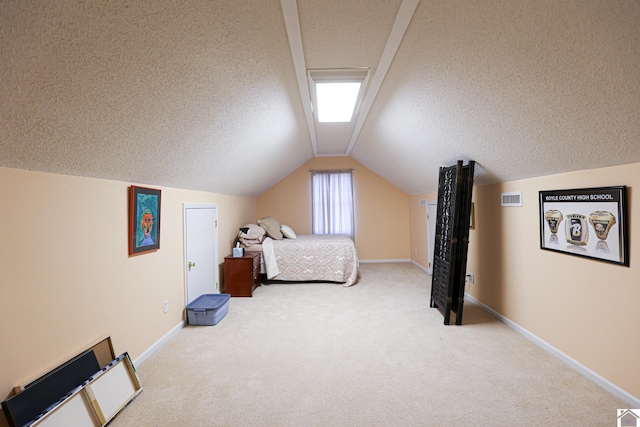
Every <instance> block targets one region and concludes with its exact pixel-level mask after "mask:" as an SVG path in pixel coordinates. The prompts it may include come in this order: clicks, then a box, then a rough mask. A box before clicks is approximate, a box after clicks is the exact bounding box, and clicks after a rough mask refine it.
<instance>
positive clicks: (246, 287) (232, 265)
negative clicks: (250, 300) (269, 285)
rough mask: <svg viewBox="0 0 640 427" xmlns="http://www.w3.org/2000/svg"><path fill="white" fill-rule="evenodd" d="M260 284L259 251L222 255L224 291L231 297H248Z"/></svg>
mask: <svg viewBox="0 0 640 427" xmlns="http://www.w3.org/2000/svg"><path fill="white" fill-rule="evenodd" d="M257 286H260V252H247V251H245V253H244V255H243V256H241V257H234V256H231V255H228V256H226V257H224V291H225V292H226V293H228V294H230V295H231V296H232V297H250V296H252V294H253V290H254V289H255V288H256V287H257Z"/></svg>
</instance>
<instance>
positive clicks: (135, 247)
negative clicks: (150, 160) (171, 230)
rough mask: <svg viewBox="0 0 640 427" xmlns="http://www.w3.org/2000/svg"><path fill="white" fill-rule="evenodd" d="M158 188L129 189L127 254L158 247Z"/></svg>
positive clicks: (133, 187)
mask: <svg viewBox="0 0 640 427" xmlns="http://www.w3.org/2000/svg"><path fill="white" fill-rule="evenodd" d="M160 198H161V192H160V190H156V189H154V188H145V187H136V186H133V185H132V186H131V187H130V189H129V255H139V254H142V253H145V252H152V251H157V250H158V249H160Z"/></svg>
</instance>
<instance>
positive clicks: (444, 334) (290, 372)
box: [111, 263, 627, 427]
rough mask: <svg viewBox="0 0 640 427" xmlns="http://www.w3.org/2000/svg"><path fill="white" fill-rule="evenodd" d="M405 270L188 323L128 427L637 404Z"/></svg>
mask: <svg viewBox="0 0 640 427" xmlns="http://www.w3.org/2000/svg"><path fill="white" fill-rule="evenodd" d="M430 285H431V278H430V276H428V275H427V274H425V273H424V272H423V271H421V270H420V269H418V268H416V267H415V266H413V265H412V264H409V263H379V264H362V265H361V266H360V278H359V281H358V282H357V284H356V285H354V286H352V287H349V288H345V287H342V286H340V285H336V284H327V283H304V284H293V283H287V284H285V283H271V284H268V285H263V286H261V287H259V288H258V289H256V291H255V292H254V296H253V297H252V298H231V300H230V307H229V313H228V314H227V315H226V317H225V318H224V319H223V320H222V321H221V322H220V323H219V324H217V325H215V326H186V327H185V328H183V329H182V330H180V332H179V333H178V334H177V335H176V336H175V337H173V338H172V339H171V340H170V341H169V342H168V343H167V344H166V345H165V346H163V347H162V348H161V349H160V350H159V351H157V352H156V353H154V354H153V355H152V356H151V357H149V358H148V359H147V360H146V361H145V362H144V363H143V364H142V365H140V366H138V367H136V368H137V372H138V375H139V377H140V380H141V382H142V385H143V387H144V391H143V392H142V393H141V394H140V396H138V398H137V399H135V400H134V401H133V402H132V403H131V404H130V405H129V406H128V407H127V408H125V409H124V410H123V411H122V412H121V413H120V414H119V415H118V416H117V417H116V418H115V419H114V420H113V422H112V423H111V425H112V426H114V427H124V426H453V425H463V424H464V425H477V426H512V425H514V426H515V425H517V426H536V427H539V426H575V425H580V426H598V427H600V426H609V425H611V426H612V425H615V424H616V409H618V408H625V407H626V406H627V405H626V404H625V403H624V402H623V401H621V400H619V399H618V398H616V397H615V396H613V395H611V394H610V393H608V392H607V391H605V390H604V389H602V388H600V387H599V386H598V385H596V384H595V383H593V382H592V381H590V380H589V379H587V378H585V377H583V376H582V375H580V374H579V373H577V372H575V371H574V370H572V369H571V368H570V367H568V366H567V365H565V364H564V363H563V362H562V361H560V360H559V359H557V358H555V357H554V356H552V355H550V354H549V353H547V352H545V351H544V350H542V349H541V348H539V347H537V346H536V345H534V344H533V343H531V342H530V341H528V340H527V339H525V338H524V337H522V336H521V335H519V334H518V333H516V332H515V331H513V330H512V329H510V328H508V327H507V326H506V325H504V324H503V323H502V322H500V321H498V320H497V319H496V318H494V317H493V316H491V315H490V314H488V313H487V312H485V311H484V310H482V309H481V308H479V307H478V306H476V305H474V304H471V303H468V302H467V303H465V306H464V319H463V325H462V326H456V325H450V326H444V325H443V318H442V315H441V314H440V312H439V311H438V310H436V309H433V308H429V298H430Z"/></svg>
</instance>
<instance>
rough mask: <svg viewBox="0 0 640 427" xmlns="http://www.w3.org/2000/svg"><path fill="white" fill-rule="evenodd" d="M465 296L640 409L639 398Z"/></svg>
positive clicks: (469, 297)
mask: <svg viewBox="0 0 640 427" xmlns="http://www.w3.org/2000/svg"><path fill="white" fill-rule="evenodd" d="M464 296H465V299H467V300H468V301H470V302H472V303H474V304H476V305H478V306H479V307H480V308H482V309H483V310H485V311H486V312H488V313H490V314H491V315H493V316H494V317H496V318H497V319H498V320H500V321H501V322H503V323H504V324H505V325H507V326H508V327H510V328H511V329H513V330H514V331H516V332H517V333H519V334H520V335H522V336H523V337H525V338H526V339H528V340H529V341H531V342H532V343H534V344H535V345H537V346H538V347H540V348H542V349H543V350H545V351H547V352H548V353H551V354H552V355H553V356H555V357H557V358H558V359H560V360H561V361H562V362H564V363H565V364H567V365H568V366H569V367H571V368H572V369H574V370H575V371H577V372H578V373H580V374H581V375H583V376H585V377H587V378H588V379H590V380H591V381H593V382H594V383H596V384H597V385H599V386H600V387H602V388H603V389H605V390H606V391H608V392H609V393H611V394H612V395H614V396H615V397H617V398H618V399H620V400H623V401H625V402H626V403H628V404H629V408H640V399H638V398H637V397H635V396H633V395H631V394H630V393H628V392H626V391H625V390H623V389H621V388H620V387H618V386H617V385H615V384H614V383H612V382H611V381H609V380H607V379H606V378H603V377H602V376H600V375H598V374H597V373H595V372H593V371H592V370H591V369H589V368H587V367H586V366H584V365H583V364H582V363H580V362H578V361H577V360H575V359H573V358H571V357H569V356H568V355H566V354H565V353H563V352H562V351H560V350H558V349H557V348H555V347H554V346H552V345H551V344H549V343H548V342H546V341H544V340H542V339H540V338H539V337H537V336H536V335H534V334H532V333H531V332H529V331H528V330H526V329H525V328H523V327H522V326H520V325H518V324H517V323H515V322H513V321H512V320H510V319H508V318H506V317H505V316H503V315H502V314H500V313H498V312H497V311H495V310H494V309H492V308H491V307H489V306H487V305H485V304H483V303H481V302H480V301H478V300H477V299H475V298H474V297H472V296H471V295H469V294H468V293H466V292H465V294H464Z"/></svg>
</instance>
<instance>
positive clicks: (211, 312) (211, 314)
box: [187, 294, 231, 326]
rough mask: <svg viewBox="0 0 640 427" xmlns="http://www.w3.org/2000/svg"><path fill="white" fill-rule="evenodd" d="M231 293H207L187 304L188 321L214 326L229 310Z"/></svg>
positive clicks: (192, 323)
mask: <svg viewBox="0 0 640 427" xmlns="http://www.w3.org/2000/svg"><path fill="white" fill-rule="evenodd" d="M230 296H231V295H229V294H205V295H201V296H199V297H198V298H196V299H194V300H193V301H191V302H190V303H189V304H187V323H189V324H190V325H207V326H212V325H215V324H216V323H218V322H219V321H221V320H222V318H223V317H224V316H225V315H226V314H227V312H229V298H230Z"/></svg>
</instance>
